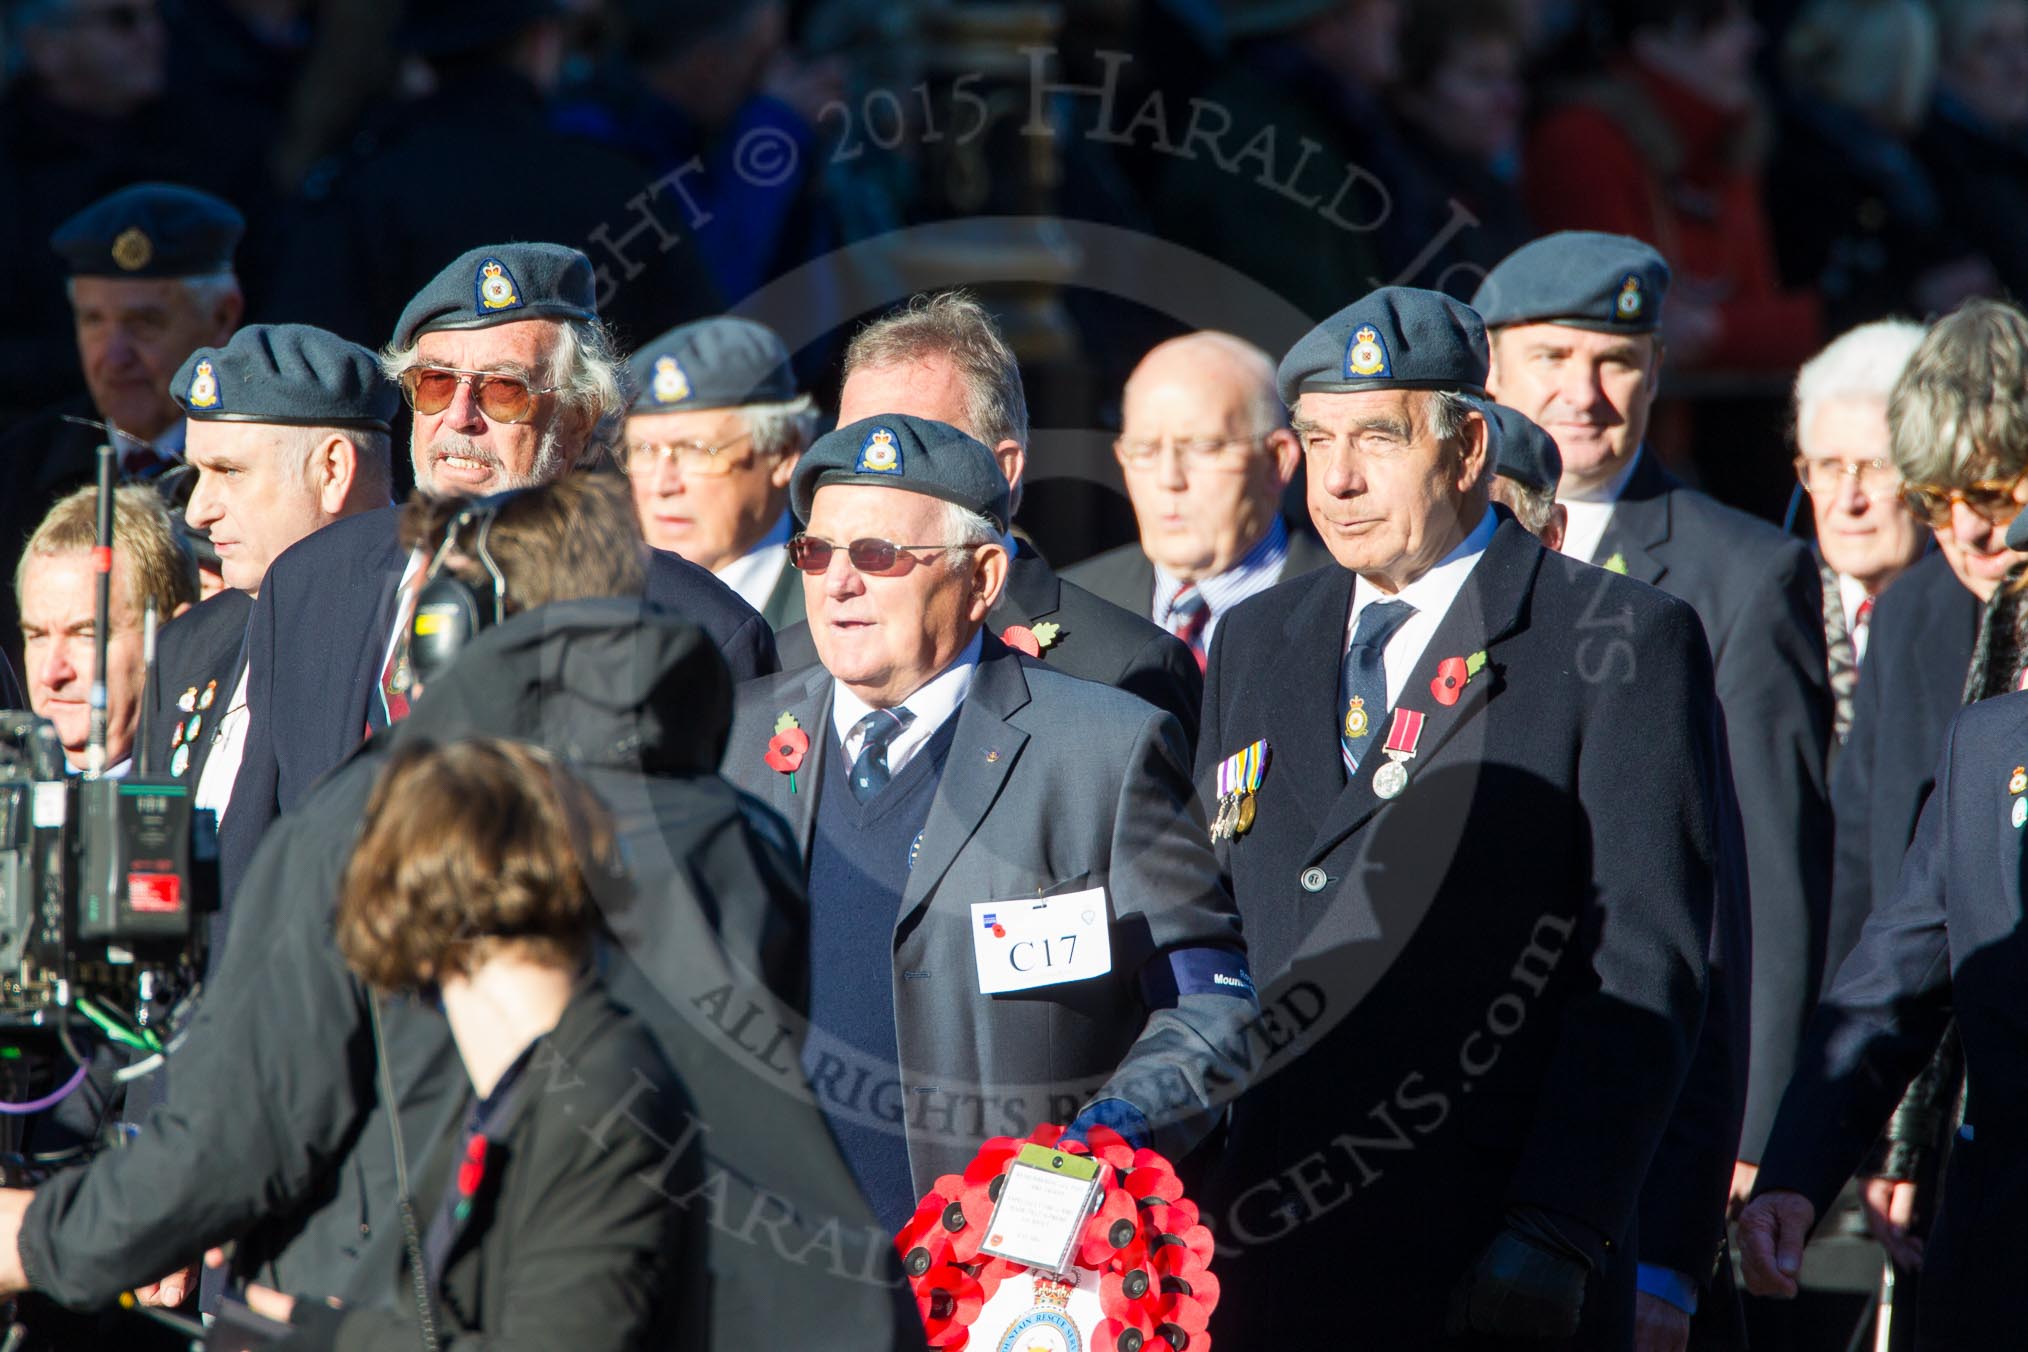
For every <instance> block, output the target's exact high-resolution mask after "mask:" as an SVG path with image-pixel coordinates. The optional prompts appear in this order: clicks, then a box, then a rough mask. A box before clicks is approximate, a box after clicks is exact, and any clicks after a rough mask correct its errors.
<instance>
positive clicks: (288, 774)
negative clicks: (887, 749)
mask: <svg viewBox="0 0 2028 1352" xmlns="http://www.w3.org/2000/svg"><path fill="white" fill-rule="evenodd" d="M400 520H401V509H400V508H399V507H385V508H382V509H380V510H378V511H373V512H366V513H362V514H361V515H359V516H353V517H348V518H346V519H345V520H343V521H338V522H334V523H333V524H331V525H329V526H326V527H325V528H324V529H322V530H320V531H316V532H315V533H313V534H311V535H309V536H307V537H305V538H304V539H302V540H299V541H297V542H296V543H295V544H294V545H292V546H290V547H289V548H288V549H287V550H285V551H283V553H282V555H281V556H280V557H279V558H277V559H276V560H275V561H274V563H273V564H272V565H271V566H270V567H269V569H268V573H267V577H266V578H264V579H263V580H262V582H261V594H260V598H259V599H258V600H257V601H255V602H254V607H253V615H252V618H251V620H250V621H249V623H248V626H247V655H248V667H247V707H248V712H249V713H250V715H251V720H252V721H251V722H250V723H249V724H248V727H247V740H246V749H245V751H244V752H243V753H242V756H241V759H240V767H239V777H238V778H237V779H235V780H234V781H233V790H232V811H230V812H228V813H227V814H226V818H225V822H224V824H223V826H222V828H221V830H220V832H219V872H220V889H221V893H222V895H223V897H224V899H225V902H226V903H227V904H228V905H230V903H231V900H232V895H233V893H234V892H235V891H236V890H237V889H238V886H239V879H240V878H241V877H242V876H244V874H245V872H246V866H247V864H248V862H249V861H250V860H251V859H252V858H253V852H254V847H255V846H257V845H258V844H260V837H261V833H262V832H263V831H265V830H266V829H267V826H268V823H269V822H271V821H273V820H274V819H275V818H276V817H277V816H279V815H280V814H281V813H283V812H287V811H289V810H290V809H291V808H293V807H294V806H295V805H296V804H297V803H298V802H300V801H301V800H302V799H303V797H304V796H305V795H306V794H308V793H309V791H310V787H311V786H312V785H314V784H315V783H316V782H317V781H318V780H319V779H321V778H323V777H324V776H325V775H326V774H328V773H329V772H330V771H331V770H332V769H334V768H335V767H336V766H337V765H338V763H339V762H340V761H342V760H344V759H345V758H346V757H347V756H348V755H350V754H351V753H352V751H353V750H354V749H355V748H356V747H357V746H358V745H359V743H360V742H361V741H362V740H363V739H364V738H365V735H366V729H367V724H368V722H369V720H373V721H376V722H377V721H378V715H377V713H376V709H377V707H378V704H379V701H378V699H377V698H376V692H377V691H378V690H379V688H380V673H381V667H382V665H383V664H384V662H385V661H386V657H387V642H388V637H389V635H390V634H391V633H392V631H393V629H394V620H395V609H394V607H395V593H396V591H397V590H398V588H399V587H400V584H401V575H402V571H403V569H404V568H405V567H406V566H407V563H408V553H407V551H406V550H404V549H403V548H402V547H401V539H400V533H399V524H400ZM647 598H648V600H649V601H651V602H653V603H654V604H655V605H657V606H659V607H661V608H662V609H664V610H667V611H669V612H671V613H672V614H676V615H680V616H682V617H683V618H684V619H687V620H689V621H690V622H691V623H693V624H695V625H696V626H697V627H698V628H700V629H702V630H703V631H704V632H705V634H706V635H707V636H708V637H709V638H710V639H711V641H712V642H713V643H714V644H716V645H717V647H718V650H719V652H720V654H721V655H723V656H724V658H725V663H726V666H727V667H728V668H730V669H731V672H732V676H733V679H734V680H735V681H737V680H744V679H748V678H750V677H753V676H762V675H766V674H768V673H769V672H772V671H774V670H775V668H776V662H775V646H774V636H773V635H772V634H771V633H770V632H769V630H768V626H767V621H765V620H763V619H762V618H761V617H760V616H759V615H758V614H756V613H755V612H754V610H753V607H751V606H749V605H747V603H746V602H744V601H742V600H740V599H739V595H738V593H736V592H734V591H733V590H732V588H730V587H728V586H726V585H725V584H724V583H723V582H720V581H719V580H718V579H717V578H715V577H713V576H712V575H711V574H710V573H708V572H706V571H705V570H704V569H702V568H699V567H698V566H697V565H696V564H694V563H689V562H687V561H685V560H683V559H681V558H679V557H677V556H676V555H674V554H667V553H663V552H662V551H660V550H655V551H651V553H650V558H649V567H648V586H647Z"/></svg>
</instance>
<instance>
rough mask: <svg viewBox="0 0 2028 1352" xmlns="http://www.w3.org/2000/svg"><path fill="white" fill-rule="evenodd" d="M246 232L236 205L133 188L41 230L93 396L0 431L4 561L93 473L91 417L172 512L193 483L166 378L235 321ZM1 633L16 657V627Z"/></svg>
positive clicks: (125, 465)
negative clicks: (111, 430)
mask: <svg viewBox="0 0 2028 1352" xmlns="http://www.w3.org/2000/svg"><path fill="white" fill-rule="evenodd" d="M244 231H245V222H244V221H243V220H242V219H241V217H240V214H239V212H238V211H237V210H235V209H234V208H233V207H232V206H231V205H230V204H229V203H226V202H223V201H221V200H219V199H218V198H216V197H213V196H211V195H210V194H209V193H203V192H199V191H197V190H196V189H194V188H186V187H181V186H179V185H177V184H173V183H137V184H134V185H133V186H131V187H127V188H122V189H120V190H119V191H118V192H115V193H112V194H111V195H109V196H106V197H103V198H101V199H100V200H98V201H97V202H94V203H92V204H91V205H90V206H88V207H86V208H85V209H84V210H82V211H80V212H78V213H77V214H75V215H73V216H71V217H70V218H69V219H68V220H66V221H64V222H63V224H61V225H60V226H58V227H57V228H56V231H55V233H54V234H52V235H51V236H50V239H49V244H50V247H51V248H52V249H53V250H54V251H55V253H56V254H57V256H58V257H60V258H61V259H62V260H63V262H64V266H65V269H66V271H67V273H68V294H69V298H70V309H71V318H72V323H73V328H74V331H75V334H76V338H77V353H78V362H79V365H80V367H81V368H82V369H83V372H84V379H85V387H86V389H87V391H88V393H89V397H88V398H86V399H78V400H72V401H69V402H66V403H63V404H59V405H57V406H55V407H52V408H50V409H47V410H46V411H44V412H42V413H40V414H37V415H36V416H34V417H31V418H29V419H26V420H25V421H23V422H22V423H21V424H20V425H19V426H17V427H16V428H14V429H13V430H12V431H10V432H9V433H8V435H7V436H6V437H5V438H4V439H0V541H4V544H0V550H4V551H5V552H4V554H0V563H4V564H6V565H8V566H11V565H12V563H13V559H14V557H15V554H16V551H18V549H19V547H20V543H21V541H22V540H23V539H25V538H26V537H27V534H28V531H29V530H30V528H32V527H33V526H34V524H35V523H36V521H37V520H38V519H40V518H41V516H42V514H43V512H44V511H46V510H47V509H48V508H49V506H50V504H52V503H53V502H55V501H56V499H58V498H59V497H62V496H63V495H64V494H66V493H68V492H70V491H71V490H73V489H76V488H81V487H83V486H84V485H86V484H88V483H90V482H91V481H92V479H93V476H94V474H95V473H96V468H97V452H98V447H99V444H100V443H101V442H104V441H106V440H107V439H108V435H109V434H108V433H106V432H103V431H101V430H100V429H99V428H97V427H94V426H91V425H89V424H91V423H105V424H110V425H111V426H113V427H115V428H118V429H119V432H120V433H121V434H122V435H119V436H117V437H114V438H113V439H112V440H113V450H114V451H115V453H117V455H118V456H119V461H120V473H121V474H122V476H123V477H126V478H132V479H148V480H153V481H156V482H157V484H158V486H159V487H161V488H162V489H163V493H164V497H165V498H166V499H167V500H168V501H169V502H170V504H171V506H172V507H178V506H181V504H182V496H183V494H184V493H186V492H187V491H188V487H189V483H188V476H187V472H186V471H184V470H182V469H181V468H180V465H181V462H182V455H183V411H182V409H180V408H179V407H177V404H176V400H175V399H173V398H171V397H170V393H169V378H170V376H172V375H174V374H175V372H176V368H177V366H178V365H180V364H181V363H182V361H183V359H184V358H185V357H187V356H189V355H190V352H191V350H192V349H193V348H196V347H198V346H200V345H202V344H205V343H223V342H224V341H225V340H226V339H227V338H229V337H231V336H232V331H233V330H234V329H235V328H237V327H238V326H239V319H240V313H241V310H242V308H243V302H242V300H241V297H240V290H239V282H238V280H237V279H236V278H235V276H234V273H233V251H234V250H235V248H236V247H237V246H238V244H239V240H240V236H241V235H242V233H244ZM70 419H81V420H83V421H82V422H79V421H70ZM0 621H11V616H8V615H0ZM5 629H6V630H7V631H8V633H9V637H8V639H7V640H6V644H7V646H8V647H9V648H10V650H13V651H15V652H17V653H18V651H19V650H18V649H14V648H13V643H14V641H15V636H14V635H13V633H12V631H13V629H14V626H13V624H12V623H11V622H8V623H6V624H5Z"/></svg>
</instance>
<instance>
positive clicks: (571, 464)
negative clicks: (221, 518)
mask: <svg viewBox="0 0 2028 1352" xmlns="http://www.w3.org/2000/svg"><path fill="white" fill-rule="evenodd" d="M596 293H597V284H596V279H595V277H594V274H593V271H592V265H591V260H590V259H588V258H586V257H585V255H584V254H582V253H580V252H579V251H578V250H576V249H571V248H566V247H564V246H562V245H557V244H499V245H491V246H487V247H484V248H479V249H473V250H471V251H469V252H467V253H466V254H464V255H463V256H461V257H459V258H457V259H456V260H454V261H453V262H452V263H451V264H450V265H449V266H447V267H446V268H444V269H443V271H441V272H439V273H438V274H437V276H436V277H435V278H433V279H432V280H431V281H430V282H429V284H428V285H426V286H425V287H423V289H422V290H421V291H420V292H418V293H417V294H416V296H415V297H414V299H412V300H411V301H410V302H409V304H408V308H407V309H406V310H404V311H403V312H402V316H401V322H400V323H399V324H398V325H397V326H396V330H395V335H394V340H393V342H391V343H390V344H389V345H388V347H387V348H386V350H384V351H383V352H382V353H381V366H382V369H383V370H384V371H385V372H386V374H387V375H388V376H390V377H391V378H393V379H394V380H395V381H396V382H397V383H399V384H400V386H401V388H402V390H403V393H404V394H405V396H406V397H407V399H408V401H409V404H410V407H411V408H413V409H414V411H415V421H414V427H413V430H412V432H411V435H410V441H409V459H410V461H411V463H412V464H413V466H414V469H415V480H416V487H417V489H418V491H419V492H421V493H424V494H433V495H442V496H454V497H475V496H481V495H485V494H491V493H495V492H499V491H501V490H504V489H509V488H516V487H523V486H529V485H536V484H542V483H548V482H552V481H554V480H556V479H558V478H561V477H562V476H564V475H565V474H568V473H571V472H572V471H574V470H576V469H578V468H579V467H580V466H582V465H583V464H585V463H586V462H587V460H588V459H589V458H590V457H591V455H592V445H591V441H592V433H593V430H594V429H595V428H596V427H597V426H598V424H599V421H600V419H601V418H603V417H605V416H606V415H607V414H610V413H617V412H618V411H619V410H620V409H621V408H622V407H623V404H622V398H621V394H620V375H619V364H618V362H617V361H616V360H615V359H614V358H613V356H612V355H611V347H610V340H609V339H608V337H607V333H606V330H605V328H604V326H603V325H602V324H601V323H600V322H599V317H598V308H597V300H596ZM398 516H399V514H398V512H397V511H396V510H395V509H393V508H384V509H381V510H378V511H373V512H367V513H365V514H363V515H360V516H356V517H352V518H349V519H348V520H345V521H342V522H339V523H338V524H336V525H333V526H330V527H327V528H326V529H324V530H321V531H318V532H316V533H314V534H312V535H310V536H309V537H308V538H306V539H304V540H303V541H302V542H301V543H299V544H297V545H295V546H293V547H292V548H290V549H288V550H287V551H285V552H284V553H283V554H282V555H281V556H280V557H279V558H277V559H276V560H275V562H274V564H273V565H272V567H271V568H270V569H269V570H268V574H267V577H266V579H265V580H264V581H263V582H262V584H261V588H260V596H259V598H258V599H257V600H256V602H255V603H254V609H253V613H252V616H251V617H250V619H249V621H248V638H247V643H248V655H249V657H248V675H247V706H248V710H249V715H250V718H249V724H248V730H247V742H246V749H245V752H244V754H243V757H242V760H241V763H240V770H239V776H238V778H237V779H235V780H234V782H233V789H232V812H231V814H230V815H228V816H227V817H226V819H225V826H224V828H223V829H222V831H221V832H220V844H219V849H220V869H221V873H222V875H223V883H224V890H225V894H226V896H227V897H228V899H229V898H230V897H231V894H232V892H233V890H234V889H235V888H236V886H237V884H238V880H239V878H240V877H241V876H242V874H243V873H244V871H245V869H246V867H247V864H248V863H249V862H250V861H251V859H252V856H253V851H254V847H255V846H256V845H258V844H259V841H260V835H261V833H262V831H264V830H265V829H266V826H267V824H268V822H270V821H271V820H273V818H274V817H275V816H277V815H279V814H280V813H281V812H285V811H288V810H289V809H290V808H292V807H293V806H294V805H295V803H296V802H297V801H298V800H299V799H300V798H301V797H302V795H303V794H305V793H306V792H307V791H308V789H309V786H310V785H311V784H313V783H315V782H316V781H317V780H318V779H319V778H321V777H322V776H323V775H324V774H325V773H326V772H327V771H329V770H330V769H332V768H333V767H334V766H336V765H337V764H338V763H339V762H340V761H341V760H343V759H344V758H345V757H346V756H347V755H348V754H350V752H351V751H352V749H353V748H354V747H355V746H357V745H358V743H359V740H360V738H361V737H362V736H363V735H365V734H367V733H368V732H370V731H372V730H374V729H378V728H382V727H386V726H388V725H390V724H392V723H395V722H397V721H399V720H400V719H402V718H403V717H405V716H406V715H407V712H408V703H409V698H410V692H411V689H412V673H411V672H410V670H409V669H408V664H407V662H406V661H405V659H404V650H403V647H402V645H400V644H398V643H397V642H396V638H397V636H398V635H400V634H401V633H402V632H404V631H405V630H406V629H407V626H408V620H409V617H410V616H411V614H412V613H413V608H414V605H415V594H416V589H417V586H418V585H419V581H420V579H421V577H422V575H423V572H424V563H425V562H426V560H424V559H423V558H422V557H421V556H420V555H418V554H412V553H410V552H409V551H407V550H405V549H404V548H403V547H402V545H401V542H400V536H399V529H398ZM612 547H614V548H616V549H620V548H639V544H638V542H636V541H632V540H626V541H613V542H612ZM646 597H647V599H648V600H649V601H650V602H652V603H653V604H655V605H656V606H658V607H660V608H661V609H663V610H667V611H669V612H671V613H673V614H678V615H681V616H682V617H683V618H685V619H687V620H689V621H690V622H691V623H693V624H695V625H697V626H698V627H699V628H700V629H702V630H703V631H704V632H705V634H706V635H707V636H709V637H710V639H711V641H712V642H713V643H714V644H715V645H716V646H717V648H718V650H719V652H720V654H721V655H723V657H724V658H725V662H726V666H727V667H728V668H730V670H731V672H732V675H733V678H734V679H735V680H744V679H747V678H749V677H752V676H756V675H760V674H762V673H764V672H770V671H773V670H775V669H776V665H777V663H776V659H775V650H774V637H773V635H772V633H771V632H770V631H769V629H768V626H767V623H766V621H764V620H762V619H761V617H760V616H759V615H757V614H755V613H754V611H753V609H752V608H751V607H749V606H748V605H746V603H745V602H743V601H741V600H740V599H739V597H738V596H737V595H735V594H734V593H733V592H732V591H731V589H730V588H728V587H726V586H725V585H724V584H723V583H720V582H719V581H718V580H717V579H715V578H713V577H712V576H711V575H710V574H709V573H707V572H706V571H705V570H703V569H702V568H699V567H697V566H696V565H694V564H692V563H690V562H688V561H686V560H684V559H682V558H680V557H678V556H677V555H674V554H668V553H663V552H661V551H659V550H655V551H650V553H649V559H648V567H647V584H646Z"/></svg>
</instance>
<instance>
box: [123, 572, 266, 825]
mask: <svg viewBox="0 0 2028 1352" xmlns="http://www.w3.org/2000/svg"><path fill="white" fill-rule="evenodd" d="M252 611H253V598H252V597H251V596H248V595H247V594H246V593H245V592H243V591H241V590H239V589H238V588H237V587H227V588H226V589H225V590H224V591H222V592H220V593H219V594H218V595H216V596H214V597H212V598H211V599H210V600H209V601H206V602H204V603H203V604H201V605H198V606H194V607H192V608H191V609H189V610H186V611H184V612H183V613H182V614H181V615H178V616H177V617H176V618H175V619H173V620H171V621H169V623H167V624H165V625H163V626H162V632H161V633H160V634H159V635H157V637H156V640H155V665H154V666H153V667H151V668H150V669H149V671H148V685H147V692H146V694H144V695H143V696H142V699H141V708H142V711H143V714H144V716H145V717H146V718H147V720H148V721H147V724H146V726H144V727H143V728H142V730H141V731H142V735H143V736H145V737H146V738H147V739H148V740H147V744H148V749H149V755H150V757H151V758H152V764H153V768H154V771H155V773H157V774H169V773H171V772H172V771H173V770H174V768H175V747H173V746H171V745H170V743H171V742H172V741H174V742H177V743H178V744H179V745H180V744H182V741H183V740H184V739H179V738H177V737H176V730H177V729H178V728H179V727H187V726H188V724H189V721H190V715H191V714H192V713H196V714H198V716H199V718H200V722H199V724H198V730H197V738H196V740H195V741H193V742H190V743H189V746H190V758H189V761H188V763H187V764H186V765H185V766H184V769H183V773H182V774H181V775H180V776H178V777H179V778H180V779H182V781H183V782H184V783H186V784H188V785H190V787H191V788H192V789H193V790H195V789H196V787H197V782H198V780H199V778H200V777H202V775H203V774H204V762H205V761H206V760H208V759H210V756H211V745H212V739H213V737H214V735H215V734H216V733H217V731H218V725H219V722H220V720H222V719H223V718H224V717H225V710H226V706H227V705H229V704H231V703H232V692H233V689H234V687H235V686H237V685H238V684H239V674H240V671H241V669H242V668H243V667H244V666H245V664H246V621H247V616H248V615H249V614H251V613H252ZM207 689H209V690H210V692H211V707H210V708H208V709H203V710H199V709H196V708H195V707H193V708H192V709H190V710H188V711H186V710H184V709H182V708H181V707H179V704H178V701H179V700H181V699H182V698H183V696H184V694H185V693H186V692H187V693H188V694H189V695H190V696H191V697H192V704H193V706H194V705H195V704H196V702H197V701H199V700H201V699H203V698H204V693H205V691H206V690H207Z"/></svg>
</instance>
